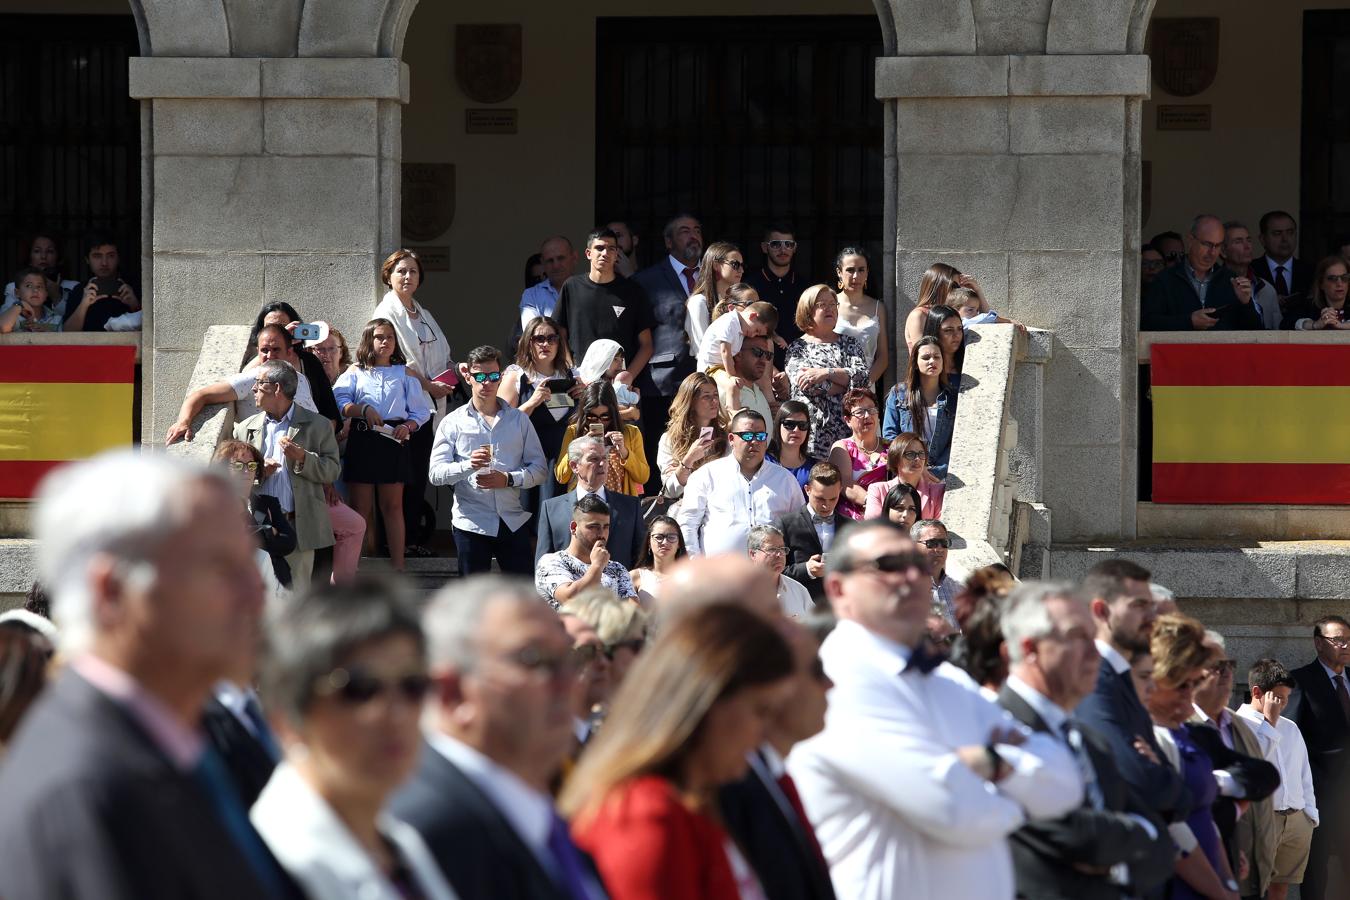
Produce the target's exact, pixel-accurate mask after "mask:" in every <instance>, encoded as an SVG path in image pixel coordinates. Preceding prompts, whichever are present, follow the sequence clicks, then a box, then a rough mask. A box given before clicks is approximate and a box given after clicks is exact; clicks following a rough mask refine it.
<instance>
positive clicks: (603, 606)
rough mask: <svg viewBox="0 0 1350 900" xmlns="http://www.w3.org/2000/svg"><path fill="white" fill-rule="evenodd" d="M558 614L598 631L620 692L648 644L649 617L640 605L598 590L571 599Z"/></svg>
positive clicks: (612, 682) (610, 674) (615, 686)
mask: <svg viewBox="0 0 1350 900" xmlns="http://www.w3.org/2000/svg"><path fill="white" fill-rule="evenodd" d="M558 612H559V614H560V615H564V616H575V617H576V618H578V619H580V620H581V621H583V622H585V623H586V624H587V625H589V626H590V627H591V628H593V629H595V634H596V636H597V637H599V638H600V646H601V652H603V653H604V654H605V656H606V657H608V658H609V678H610V683H611V684H612V686H613V688H612V689H613V690H617V689H618V687H619V685H620V684H622V683H623V678H624V676H625V675H626V674H628V668H629V666H631V665H632V664H633V663H634V662H635V661H636V660H637V657H638V654H639V653H641V652H642V648H643V647H645V646H646V644H647V614H646V613H645V612H643V611H642V609H641V608H639V607H638V605H637V604H635V603H632V602H630V601H626V600H620V599H619V598H618V597H615V596H614V592H613V591H609V590H604V589H595V588H592V589H591V590H589V591H583V592H581V593H580V594H578V595H577V596H575V597H573V598H572V599H571V600H568V601H567V602H566V603H564V604H563V607H562V609H560V610H559V611H558Z"/></svg>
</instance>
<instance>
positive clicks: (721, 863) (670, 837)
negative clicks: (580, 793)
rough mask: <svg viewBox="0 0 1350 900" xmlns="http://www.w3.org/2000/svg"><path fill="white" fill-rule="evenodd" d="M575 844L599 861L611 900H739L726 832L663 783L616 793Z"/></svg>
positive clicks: (637, 782) (651, 781) (577, 831)
mask: <svg viewBox="0 0 1350 900" xmlns="http://www.w3.org/2000/svg"><path fill="white" fill-rule="evenodd" d="M572 837H573V839H574V840H575V841H576V843H577V846H579V847H581V849H583V850H585V851H586V852H587V853H589V854H590V855H591V857H592V858H593V859H594V860H595V864H596V867H597V868H598V869H599V870H600V877H601V879H602V880H603V881H604V883H605V888H606V889H607V890H608V891H609V896H610V898H611V900H739V897H740V892H739V891H738V890H737V889H736V880H735V878H734V877H733V876H732V874H731V863H730V862H728V861H727V853H726V842H727V841H728V840H729V838H728V837H727V833H726V832H725V831H723V830H722V827H721V826H720V825H718V824H717V822H715V821H714V820H713V819H711V818H710V817H708V816H706V815H703V814H701V813H696V812H693V811H692V810H690V809H689V807H687V806H685V805H684V803H683V802H682V801H681V800H680V797H679V794H678V792H677V791H676V789H675V786H674V785H672V784H671V783H670V782H669V781H666V780H665V779H664V778H659V777H657V776H655V775H647V776H644V777H641V778H636V779H634V780H633V781H630V782H629V783H627V784H625V785H622V786H620V787H618V788H615V789H614V790H613V791H611V792H610V794H609V796H608V797H606V798H605V799H604V801H603V803H602V804H601V805H600V809H599V811H598V812H597V813H596V814H595V815H594V816H592V817H590V818H589V819H588V820H587V821H585V822H584V823H582V824H580V825H577V824H574V825H573V827H572Z"/></svg>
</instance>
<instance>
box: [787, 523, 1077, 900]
mask: <svg viewBox="0 0 1350 900" xmlns="http://www.w3.org/2000/svg"><path fill="white" fill-rule="evenodd" d="M825 594H826V596H827V597H828V598H829V600H830V603H831V604H832V605H833V607H834V612H835V614H836V615H837V616H838V617H839V620H840V621H839V624H838V626H837V627H836V628H835V630H834V631H833V632H832V633H831V634H830V636H829V637H828V638H826V639H825V643H824V644H823V645H821V649H820V656H821V659H822V661H823V662H824V665H825V674H826V675H827V676H828V677H829V678H830V680H831V681H833V682H834V690H833V692H832V693H831V694H830V706H829V711H828V712H827V713H826V717H825V730H824V731H823V732H822V733H821V734H819V735H817V736H816V737H814V738H811V739H810V740H808V741H805V742H803V743H801V744H798V745H797V747H796V748H795V749H794V750H793V751H792V755H791V756H790V757H789V759H788V770H789V771H790V772H791V774H792V777H793V779H794V780H795V782H796V785H797V787H798V789H799V791H800V793H801V797H802V801H803V803H804V805H805V808H806V812H807V815H808V816H809V817H810V819H811V821H812V822H813V823H814V824H815V826H816V835H817V837H818V838H819V839H820V844H821V848H822V850H823V851H824V853H825V858H826V860H827V861H828V862H829V864H830V874H831V877H832V879H833V881H834V889H835V893H836V894H837V895H838V896H840V897H848V898H851V900H890V898H895V897H905V898H910V900H957V898H967V897H979V898H981V900H1010V898H1012V896H1013V887H1014V884H1013V868H1012V858H1011V855H1010V853H1009V850H1008V841H1007V837H1008V835H1009V834H1011V833H1012V832H1013V831H1015V830H1016V829H1017V828H1019V827H1021V826H1022V825H1023V824H1025V822H1026V821H1027V820H1028V819H1029V818H1050V817H1054V816H1061V815H1063V814H1064V813H1066V812H1068V811H1069V810H1070V809H1073V808H1075V807H1077V806H1078V805H1079V804H1081V803H1082V800H1083V785H1082V778H1081V775H1080V774H1079V769H1078V766H1077V764H1076V762H1075V761H1074V757H1073V756H1072V755H1071V754H1070V753H1069V751H1068V749H1067V747H1066V746H1065V745H1064V744H1063V742H1061V741H1058V740H1056V739H1055V738H1053V737H1050V736H1048V735H1044V734H1033V733H1031V732H1030V731H1029V730H1028V729H1026V728H1024V727H1023V726H1021V725H1019V724H1018V723H1016V722H1015V721H1014V720H1013V719H1012V718H1011V717H1010V716H1009V715H1008V714H1007V713H1006V712H1004V711H1003V710H1001V709H1000V708H999V707H998V706H996V705H995V704H993V703H991V702H989V701H988V700H986V699H985V698H984V697H983V696H981V695H980V693H979V692H978V691H977V690H976V688H975V686H974V685H973V684H972V683H971V681H970V679H969V677H967V676H966V675H965V673H964V672H961V671H960V670H959V669H956V668H954V667H953V666H951V665H950V664H946V663H942V662H941V661H940V660H939V659H938V658H937V657H934V656H932V655H931V654H930V653H929V652H928V651H927V650H926V648H925V646H924V640H923V638H924V634H925V631H926V628H927V619H928V610H929V606H930V604H931V593H930V588H929V579H928V571H927V558H926V557H925V555H924V554H922V553H921V552H919V549H918V547H917V546H916V545H915V543H914V541H913V540H912V539H911V538H910V537H909V536H908V535H907V534H906V533H905V532H904V531H903V530H902V529H901V528H900V527H899V526H897V525H895V524H894V523H892V522H890V521H888V520H884V519H873V520H869V521H865V522H861V523H858V524H856V525H851V526H849V527H847V528H845V529H844V530H843V531H842V532H841V533H840V534H839V535H838V536H837V537H836V538H835V542H834V546H833V548H832V549H831V550H830V555H829V559H828V562H827V563H826V571H825Z"/></svg>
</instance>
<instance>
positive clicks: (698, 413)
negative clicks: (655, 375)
mask: <svg viewBox="0 0 1350 900" xmlns="http://www.w3.org/2000/svg"><path fill="white" fill-rule="evenodd" d="M726 454H727V420H726V416H725V415H723V413H722V403H721V401H720V400H718V399H717V382H716V381H713V379H712V376H711V375H707V374H705V373H703V372H694V373H692V374H690V375H688V376H686V377H685V379H684V381H682V382H680V388H679V390H678V391H676V392H675V399H674V401H672V402H671V404H670V424H668V425H667V426H666V430H665V433H664V434H662V435H661V440H660V441H658V442H657V444H656V465H657V468H659V469H660V470H661V492H662V493H663V494H664V495H665V496H666V497H667V498H668V499H671V500H678V499H679V498H680V497H682V496H684V486H685V484H686V483H688V481H689V476H690V475H693V474H694V471H695V470H696V469H698V468H699V467H700V466H702V465H703V464H704V463H709V462H712V461H713V460H715V459H721V458H722V457H723V456H726Z"/></svg>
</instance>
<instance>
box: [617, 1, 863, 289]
mask: <svg viewBox="0 0 1350 900" xmlns="http://www.w3.org/2000/svg"><path fill="white" fill-rule="evenodd" d="M596 29H597V35H596V37H597V54H598V59H597V61H596V62H597V65H596V153H595V166H596V170H595V171H596V179H595V182H596V198H595V200H596V215H597V216H598V217H599V218H600V220H601V221H605V220H607V219H611V218H622V219H626V220H628V221H629V222H630V223H631V224H632V225H633V226H634V227H635V228H636V229H637V230H638V233H639V234H640V235H641V236H642V238H643V243H642V245H641V247H640V249H643V248H645V253H644V254H643V256H644V258H643V260H642V262H643V263H644V264H646V263H650V262H652V261H654V260H655V259H657V258H659V256H660V254H661V253H662V252H663V244H662V241H661V228H662V226H663V225H664V224H665V221H666V220H667V219H668V218H669V217H670V216H671V215H672V214H674V213H676V212H680V211H689V212H692V213H695V214H697V215H698V216H700V217H701V218H702V220H703V236H704V244H705V246H706V245H707V244H708V243H710V242H712V241H714V240H731V241H734V242H736V243H737V244H739V245H740V246H741V248H742V249H743V250H744V251H745V255H746V261H747V262H748V263H749V264H750V265H758V264H759V262H760V258H761V254H760V252H759V242H760V236H761V232H762V230H763V228H764V227H765V225H767V224H768V223H771V222H780V221H783V222H787V223H790V224H791V225H792V226H793V227H794V228H795V229H796V236H797V240H798V241H799V243H800V247H799V249H798V252H797V268H798V270H799V271H800V272H801V273H802V274H803V275H804V276H806V277H807V278H808V279H810V280H813V281H814V280H819V281H825V282H827V283H833V281H834V270H833V261H834V254H835V252H836V251H837V250H838V249H840V248H841V247H843V246H845V245H847V244H861V245H862V247H863V249H864V250H866V251H867V253H868V255H869V257H870V258H871V267H872V270H873V272H875V273H876V275H875V277H874V278H873V280H872V284H871V286H870V287H869V291H868V293H870V294H872V295H873V296H881V292H882V285H881V280H882V279H881V272H882V260H881V253H882V252H883V241H882V232H883V225H882V217H883V207H884V204H885V193H886V190H885V186H884V183H883V181H882V177H883V176H882V122H883V113H882V104H881V103H880V102H879V101H878V100H877V99H876V97H875V96H874V95H875V91H874V90H873V75H874V72H875V67H876V59H877V57H878V56H880V55H881V52H882V47H881V27H880V25H879V24H878V22H877V19H876V17H875V16H764V17H744V18H740V17H706V18H702V17H700V18H643V19H631V18H602V19H598V20H597V22H596ZM888 252H889V251H888Z"/></svg>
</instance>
